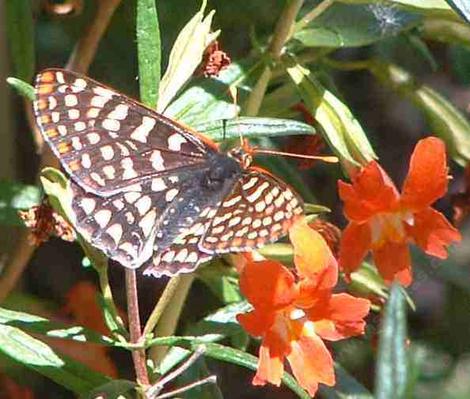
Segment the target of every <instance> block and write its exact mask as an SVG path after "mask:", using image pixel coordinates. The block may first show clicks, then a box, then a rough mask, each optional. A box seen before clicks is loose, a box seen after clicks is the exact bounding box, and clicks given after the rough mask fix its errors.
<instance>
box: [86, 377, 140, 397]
mask: <svg viewBox="0 0 470 399" xmlns="http://www.w3.org/2000/svg"><path fill="white" fill-rule="evenodd" d="M136 386H137V385H136V383H135V382H132V381H128V380H114V381H110V382H108V383H106V384H104V385H101V386H99V387H97V388H95V389H93V390H92V391H91V392H87V393H86V394H84V395H82V396H80V399H97V398H103V399H104V398H106V399H108V398H109V399H114V398H117V399H131V398H134V397H135V394H133V393H134V390H135V388H136Z"/></svg>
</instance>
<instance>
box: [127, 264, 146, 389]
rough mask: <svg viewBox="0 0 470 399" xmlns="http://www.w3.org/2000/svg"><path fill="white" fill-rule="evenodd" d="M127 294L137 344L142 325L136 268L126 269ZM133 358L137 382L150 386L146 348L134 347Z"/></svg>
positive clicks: (132, 331)
mask: <svg viewBox="0 0 470 399" xmlns="http://www.w3.org/2000/svg"><path fill="white" fill-rule="evenodd" d="M126 295H127V316H128V318H129V333H130V336H131V343H133V344H137V343H139V342H140V339H141V337H142V327H141V325H140V313H139V299H138V296H137V278H136V274H135V270H132V269H126ZM132 360H133V362H134V369H135V375H136V377H137V382H138V383H139V384H141V385H143V386H144V387H146V386H148V385H149V384H150V381H149V376H148V373H147V366H146V357H145V349H132Z"/></svg>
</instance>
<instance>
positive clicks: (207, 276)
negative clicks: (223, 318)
mask: <svg viewBox="0 0 470 399" xmlns="http://www.w3.org/2000/svg"><path fill="white" fill-rule="evenodd" d="M197 277H198V278H199V279H200V280H201V281H202V282H203V283H204V284H206V285H207V287H208V288H209V289H210V290H211V291H212V293H213V294H214V295H215V296H217V297H218V298H219V299H220V301H221V302H222V303H225V304H227V303H233V302H239V301H240V300H241V299H242V295H241V294H240V288H239V286H238V276H237V274H236V273H234V271H233V270H232V269H231V268H229V267H227V266H225V265H223V264H222V263H220V262H213V263H212V264H211V265H210V266H208V267H203V268H200V269H199V270H198V272H197Z"/></svg>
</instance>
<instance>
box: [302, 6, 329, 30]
mask: <svg viewBox="0 0 470 399" xmlns="http://www.w3.org/2000/svg"><path fill="white" fill-rule="evenodd" d="M334 2H335V0H324V1H322V2H321V3H320V4H319V5H318V6H316V7H315V8H313V10H312V11H310V12H308V13H307V14H305V15H304V17H303V18H302V19H301V20H300V21H299V22H297V23H296V24H295V30H296V31H299V30H301V29H303V28H304V27H305V26H306V25H308V24H309V23H310V22H312V21H313V20H314V19H315V18H317V17H319V16H320V15H321V14H323V13H324V12H325V11H326V10H327V9H328V8H329V7H330V6H331V5H333V3H334Z"/></svg>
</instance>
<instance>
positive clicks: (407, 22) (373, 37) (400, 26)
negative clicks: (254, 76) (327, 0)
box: [293, 3, 421, 48]
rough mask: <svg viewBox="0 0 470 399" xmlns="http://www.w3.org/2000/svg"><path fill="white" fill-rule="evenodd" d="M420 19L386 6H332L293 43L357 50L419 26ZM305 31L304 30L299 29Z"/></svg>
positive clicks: (297, 33) (298, 34)
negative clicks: (354, 48) (353, 48)
mask: <svg viewBox="0 0 470 399" xmlns="http://www.w3.org/2000/svg"><path fill="white" fill-rule="evenodd" d="M420 21H421V16H419V15H418V14H416V13H410V12H408V11H406V10H401V9H399V8H397V7H394V6H392V5H387V4H340V3H338V4H333V5H332V6H330V7H329V8H328V9H327V10H326V11H325V12H323V13H322V14H321V15H320V16H318V17H317V18H315V19H314V20H313V21H311V22H310V23H308V24H307V25H305V24H304V23H303V21H302V19H301V20H300V21H299V22H298V23H297V32H296V33H295V34H294V36H293V39H294V40H296V41H298V42H300V43H301V44H302V45H304V46H306V47H330V48H338V47H358V46H365V45H369V44H372V43H375V42H377V41H379V40H383V39H385V38H387V37H390V36H395V35H397V34H399V33H401V32H403V31H407V30H410V29H412V28H413V27H415V26H417V25H418V24H419V23H420ZM300 27H302V29H299V28H300Z"/></svg>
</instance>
